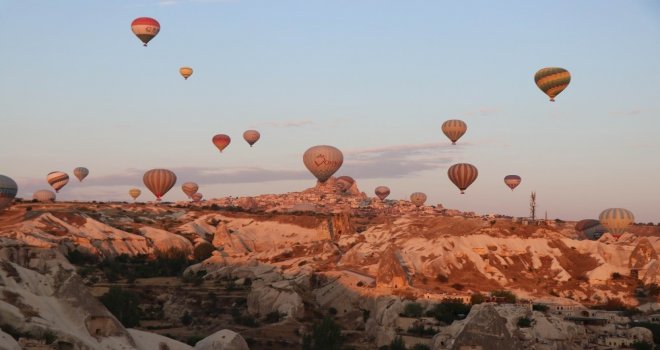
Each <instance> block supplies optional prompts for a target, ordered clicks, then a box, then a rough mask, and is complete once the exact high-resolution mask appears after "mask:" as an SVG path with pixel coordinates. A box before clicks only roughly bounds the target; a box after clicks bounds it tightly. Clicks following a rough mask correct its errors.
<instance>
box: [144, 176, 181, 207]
mask: <svg viewBox="0 0 660 350" xmlns="http://www.w3.org/2000/svg"><path fill="white" fill-rule="evenodd" d="M142 181H143V182H144V185H145V186H147V188H148V189H149V191H151V193H153V194H154V196H156V200H157V201H160V199H161V198H162V197H163V196H164V195H165V193H167V191H169V190H170V189H171V188H172V187H174V184H176V174H174V173H173V172H172V171H170V170H167V169H151V170H149V171H147V172H146V173H144V176H143V177H142Z"/></svg>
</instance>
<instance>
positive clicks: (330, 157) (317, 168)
mask: <svg viewBox="0 0 660 350" xmlns="http://www.w3.org/2000/svg"><path fill="white" fill-rule="evenodd" d="M303 163H305V167H307V169H308V170H309V171H310V172H311V173H312V174H313V175H314V176H316V178H317V179H318V180H319V182H325V181H326V180H328V179H329V178H330V176H332V174H334V173H335V172H336V171H337V170H339V168H340V167H341V165H342V164H343V163H344V155H343V154H342V153H341V151H340V150H338V149H337V148H335V147H332V146H327V145H320V146H314V147H311V148H310V149H308V150H307V151H305V154H304V155H303Z"/></svg>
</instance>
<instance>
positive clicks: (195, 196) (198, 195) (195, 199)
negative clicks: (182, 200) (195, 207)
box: [191, 192, 204, 202]
mask: <svg viewBox="0 0 660 350" xmlns="http://www.w3.org/2000/svg"><path fill="white" fill-rule="evenodd" d="M202 197H204V195H203V194H201V193H199V192H197V193H194V194H193V195H192V197H191V198H192V200H193V202H199V201H201V200H202Z"/></svg>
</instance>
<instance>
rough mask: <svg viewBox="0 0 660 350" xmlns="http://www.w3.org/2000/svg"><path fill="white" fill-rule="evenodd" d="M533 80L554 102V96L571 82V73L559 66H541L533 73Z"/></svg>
mask: <svg viewBox="0 0 660 350" xmlns="http://www.w3.org/2000/svg"><path fill="white" fill-rule="evenodd" d="M534 82H536V86H538V87H539V89H541V91H543V93H545V94H546V95H548V97H550V101H552V102H554V101H555V97H557V95H559V94H560V93H561V92H562V91H564V89H566V87H567V86H568V84H569V83H570V82H571V73H569V72H568V71H567V70H566V69H564V68H559V67H547V68H541V69H540V70H539V71H538V72H536V74H534Z"/></svg>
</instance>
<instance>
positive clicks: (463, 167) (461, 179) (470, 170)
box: [447, 163, 479, 194]
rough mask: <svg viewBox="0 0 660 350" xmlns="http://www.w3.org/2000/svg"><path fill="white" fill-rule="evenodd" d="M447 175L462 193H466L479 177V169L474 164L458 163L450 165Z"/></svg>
mask: <svg viewBox="0 0 660 350" xmlns="http://www.w3.org/2000/svg"><path fill="white" fill-rule="evenodd" d="M447 175H448V176H449V180H451V182H453V183H454V185H456V187H458V189H459V190H461V194H465V190H466V189H467V188H468V187H470V185H471V184H472V183H473V182H474V180H476V179H477V176H478V175H479V171H478V170H477V168H476V167H475V166H474V165H472V164H468V163H458V164H454V165H452V166H451V167H449V170H447Z"/></svg>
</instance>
